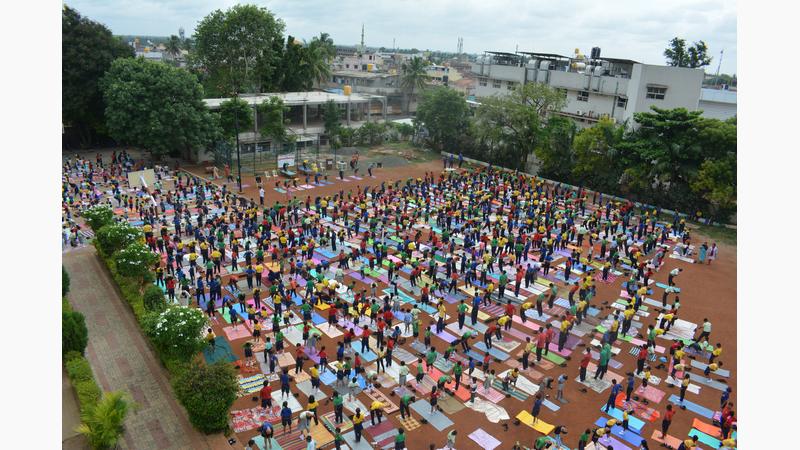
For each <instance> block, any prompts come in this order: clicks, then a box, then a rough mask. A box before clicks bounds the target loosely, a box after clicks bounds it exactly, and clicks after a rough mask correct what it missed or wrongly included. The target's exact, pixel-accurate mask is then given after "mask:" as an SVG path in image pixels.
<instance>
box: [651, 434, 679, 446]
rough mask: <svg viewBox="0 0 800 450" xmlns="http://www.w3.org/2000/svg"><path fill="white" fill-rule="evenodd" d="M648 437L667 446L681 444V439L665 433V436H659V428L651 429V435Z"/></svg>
mask: <svg viewBox="0 0 800 450" xmlns="http://www.w3.org/2000/svg"><path fill="white" fill-rule="evenodd" d="M650 438H651V439H652V440H654V441H656V442H660V443H662V444H664V445H666V446H667V447H669V448H678V447H680V446H681V440H680V439H678V438H676V437H674V436H670V435H667V436H666V437H665V438H662V437H661V430H653V435H652V436H650Z"/></svg>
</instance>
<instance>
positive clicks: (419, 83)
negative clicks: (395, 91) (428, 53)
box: [400, 56, 428, 112]
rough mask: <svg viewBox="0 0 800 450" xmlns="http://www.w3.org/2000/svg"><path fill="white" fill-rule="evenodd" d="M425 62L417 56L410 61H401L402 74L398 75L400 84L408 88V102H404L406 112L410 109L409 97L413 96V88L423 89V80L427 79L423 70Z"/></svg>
mask: <svg viewBox="0 0 800 450" xmlns="http://www.w3.org/2000/svg"><path fill="white" fill-rule="evenodd" d="M426 67H427V63H426V61H425V60H424V59H422V58H420V57H419V56H415V57H413V58H411V60H410V61H406V62H404V63H403V66H402V68H403V75H402V76H401V77H400V85H401V86H402V87H403V89H408V91H409V94H408V103H406V112H409V110H410V109H411V98H412V97H413V96H414V89H415V88H416V89H418V90H420V91H421V90H423V89H425V82H426V81H427V80H428V74H427V73H426V72H425V68H426Z"/></svg>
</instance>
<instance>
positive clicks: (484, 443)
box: [468, 428, 501, 450]
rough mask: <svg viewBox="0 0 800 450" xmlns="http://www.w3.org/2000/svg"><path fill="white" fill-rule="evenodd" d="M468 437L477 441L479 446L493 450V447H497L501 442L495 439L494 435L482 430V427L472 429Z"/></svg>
mask: <svg viewBox="0 0 800 450" xmlns="http://www.w3.org/2000/svg"><path fill="white" fill-rule="evenodd" d="M468 437H469V438H470V439H472V440H473V441H475V442H477V443H478V445H479V446H480V448H482V449H484V450H494V449H495V448H497V447H499V446H500V443H501V441H498V440H497V439H495V437H494V436H492V435H491V434H489V433H487V432H485V431H483V429H482V428H478V429H477V430H475V431H473V432H472V433H470V434H469V436H468Z"/></svg>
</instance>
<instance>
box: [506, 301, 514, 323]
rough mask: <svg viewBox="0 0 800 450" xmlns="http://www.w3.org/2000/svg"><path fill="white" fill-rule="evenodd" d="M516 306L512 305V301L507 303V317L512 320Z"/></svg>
mask: <svg viewBox="0 0 800 450" xmlns="http://www.w3.org/2000/svg"><path fill="white" fill-rule="evenodd" d="M514 310H515V308H514V305H512V304H511V300H508V301H507V302H506V315H507V316H508V317H510V318H512V319H513V318H514Z"/></svg>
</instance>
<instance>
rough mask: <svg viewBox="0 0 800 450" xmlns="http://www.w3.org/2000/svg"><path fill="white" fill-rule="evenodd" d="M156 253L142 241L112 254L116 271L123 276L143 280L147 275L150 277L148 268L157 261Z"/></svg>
mask: <svg viewBox="0 0 800 450" xmlns="http://www.w3.org/2000/svg"><path fill="white" fill-rule="evenodd" d="M158 258H159V257H158V255H156V254H155V253H153V252H151V251H150V248H149V247H147V246H146V245H144V244H142V243H134V244H131V245H128V246H127V247H125V248H123V249H122V250H119V251H118V252H116V253H115V254H114V263H115V265H116V267H117V271H118V272H119V274H120V275H122V276H123V277H128V278H136V279H140V280H144V279H145V278H146V277H147V275H150V276H151V277H152V273H151V272H150V268H151V267H153V265H154V264H155V263H156V262H157V261H158Z"/></svg>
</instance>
